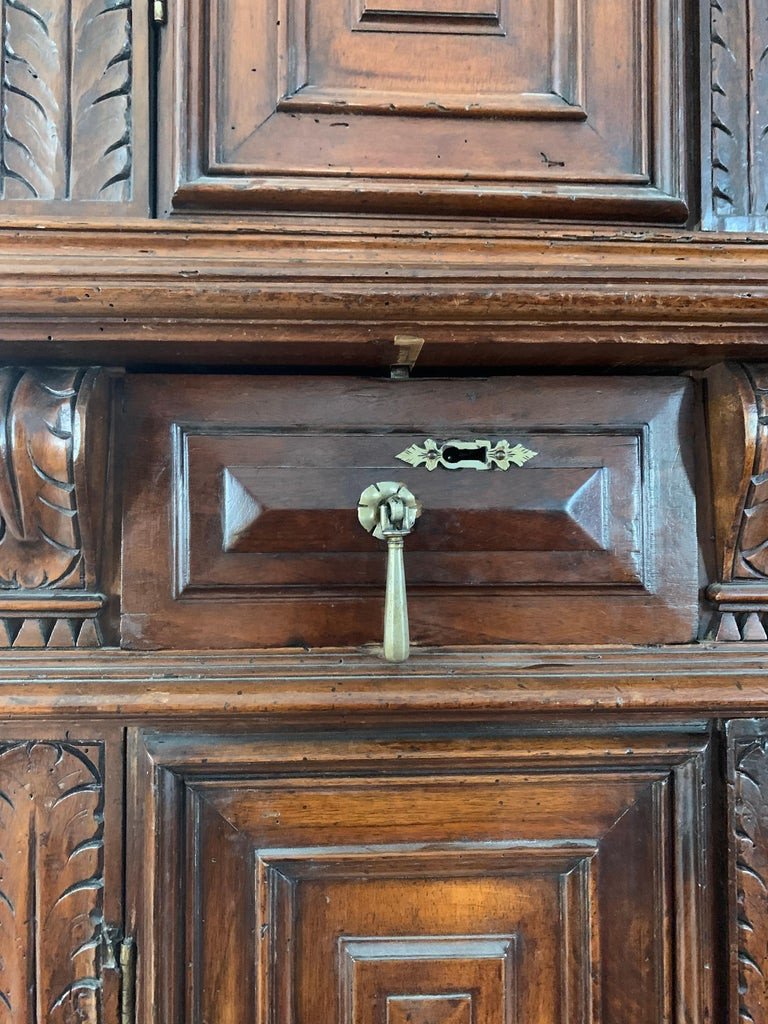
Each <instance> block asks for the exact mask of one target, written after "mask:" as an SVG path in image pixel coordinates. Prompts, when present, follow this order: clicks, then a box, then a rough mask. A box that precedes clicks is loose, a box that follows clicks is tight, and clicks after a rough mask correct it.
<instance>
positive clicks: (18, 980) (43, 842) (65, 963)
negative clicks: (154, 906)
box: [0, 726, 122, 1024]
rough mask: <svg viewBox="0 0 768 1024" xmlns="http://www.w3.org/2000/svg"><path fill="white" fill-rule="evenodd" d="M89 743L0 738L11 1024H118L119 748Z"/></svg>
mask: <svg viewBox="0 0 768 1024" xmlns="http://www.w3.org/2000/svg"><path fill="white" fill-rule="evenodd" d="M73 733H74V731H73ZM90 735H91V736H92V737H93V738H89V732H88V729H87V728H86V729H85V730H82V731H79V732H78V733H77V736H78V738H75V736H74V734H72V735H65V734H64V732H63V731H61V730H53V731H50V730H46V729H45V728H42V729H36V730H35V731H34V732H30V731H29V730H28V729H25V728H24V727H23V726H22V727H18V728H16V729H14V730H12V731H11V732H10V733H7V732H4V733H3V735H2V738H0V854H2V860H1V861H0V863H1V864H2V869H1V870H0V918H1V919H2V928H1V929H0V1004H1V1008H0V1014H2V1019H3V1020H6V1021H9V1022H13V1024H16V1022H24V1024H68V1022H70V1021H75V1020H77V1021H83V1022H85V1024H111V1022H113V1021H115V1020H116V1019H117V1012H118V1002H119V993H120V977H119V972H118V965H117V963H116V961H115V949H114V948H113V947H114V943H115V942H116V940H117V939H118V938H119V936H120V934H121V903H122V898H121V885H120V875H121V871H122V866H121V853H120V846H121V831H122V829H121V823H120V814H119V802H118V801H119V796H120V791H121V763H120V756H119V751H120V746H119V740H118V738H117V736H118V734H117V733H116V731H115V730H114V729H109V728H108V729H106V730H105V729H103V728H102V729H98V728H97V729H96V730H95V732H94V733H91V734H90Z"/></svg>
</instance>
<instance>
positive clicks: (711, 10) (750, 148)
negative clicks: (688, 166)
mask: <svg viewBox="0 0 768 1024" xmlns="http://www.w3.org/2000/svg"><path fill="white" fill-rule="evenodd" d="M701 11H702V17H703V26H702V39H703V41H704V49H705V50H706V49H708V51H709V60H703V61H702V71H703V76H704V77H703V82H702V97H703V99H704V100H705V102H702V117H703V131H702V139H703V143H704V153H703V161H702V164H703V166H704V167H709V168H710V175H709V176H708V177H707V176H704V179H703V180H704V196H703V204H702V206H703V216H704V223H705V226H706V227H711V228H716V229H723V230H731V231H749V230H766V229H768V0H708V2H706V3H703V4H702V5H701ZM703 52H704V51H703Z"/></svg>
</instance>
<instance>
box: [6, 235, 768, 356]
mask: <svg viewBox="0 0 768 1024" xmlns="http://www.w3.org/2000/svg"><path fill="white" fill-rule="evenodd" d="M62 253H65V254H66V256H65V258H62ZM402 333H410V334H416V335H418V336H419V337H423V338H424V339H425V344H424V348H423V351H422V354H421V356H420V366H425V367H429V366H445V365H476V366H479V365H483V364H496V365H498V364H499V363H501V364H504V363H505V362H509V361H514V362H517V363H518V364H520V363H526V362H527V363H528V364H531V363H532V362H536V361H537V360H538V361H539V362H541V361H542V359H543V358H544V357H543V354H542V353H543V352H546V353H549V354H550V355H551V353H552V352H553V351H554V350H555V349H557V358H558V360H559V361H560V362H561V363H562V365H563V366H568V365H575V364H582V365H588V364H590V363H591V364H595V363H601V362H606V361H609V362H613V363H615V362H618V361H620V360H621V359H622V358H624V359H628V360H631V361H632V363H633V365H634V364H638V363H656V364H664V363H666V364H668V365H669V364H670V362H673V363H677V364H678V365H702V364H703V363H707V364H711V363H712V362H715V361H720V360H722V359H723V358H727V357H728V356H729V355H731V356H732V355H734V354H736V353H741V358H744V359H753V358H759V352H760V346H761V345H764V344H765V343H766V341H768V239H767V240H766V242H765V243H755V242H754V241H753V240H752V239H747V238H742V239H738V238H734V237H733V236H722V235H709V234H706V233H697V234H691V233H690V232H687V233H686V232H682V231H681V232H675V231H667V232H653V231H646V230H642V229H637V230H635V231H634V232H633V231H629V230H626V229H625V230H622V231H606V230H604V231H602V232H601V231H597V230H588V229H585V228H572V229H567V230H566V229H555V228H553V229H552V230H551V232H549V233H548V236H547V238H546V239H542V238H541V237H537V236H536V233H535V230H534V229H532V228H531V229H526V228H525V227H510V226H501V227H500V226H499V225H498V224H490V223H487V222H482V223H480V222H476V221H475V222H469V223H462V224H457V225H450V224H447V223H446V222H428V221H425V220H404V221H384V220H377V219H374V218H362V219H353V218H347V219H346V220H344V219H339V221H338V222H334V223H332V224H331V223H330V222H329V221H327V220H322V219H321V218H315V219H312V218H303V219H299V218H295V219H293V220H290V219H284V220H280V219H275V218H273V219H262V220H258V219H255V220H254V221H251V222H249V223H248V225H247V226H245V225H243V224H242V223H240V224H233V223H228V224H226V225H225V226H220V225H219V223H218V222H217V224H216V226H215V228H214V227H213V226H212V225H210V226H208V227H206V226H205V225H201V224H200V223H177V222H174V223H171V224H169V223H167V222H157V221H155V222H148V221H142V222H136V223H133V224H131V223H128V222H126V224H124V225H122V226H121V229H120V231H119V232H118V231H114V230H107V229H104V228H99V227H98V225H96V224H93V225H71V226H69V227H66V228H65V227H63V226H58V227H56V226H53V225H48V226H46V227H42V228H41V227H39V226H34V227H33V226H32V225H31V224H19V225H17V226H15V227H5V228H0V336H1V337H2V341H0V358H5V359H8V358H11V357H12V358H14V359H16V358H19V359H20V360H21V361H23V360H25V359H26V360H29V358H30V352H31V351H33V352H34V354H35V358H36V359H40V360H44V359H56V358H58V356H59V355H60V352H61V349H60V344H61V343H62V342H66V343H67V344H68V349H67V351H68V358H75V359H82V360H83V361H87V362H102V363H103V362H104V361H105V359H104V358H103V357H101V356H99V357H98V358H94V353H98V352H103V351H104V350H105V349H108V346H109V345H110V343H111V344H113V345H114V348H113V349H112V350H111V351H109V356H110V360H109V361H112V362H116V363H118V364H120V365H124V364H125V363H126V362H137V361H143V362H145V363H146V362H147V361H151V360H155V361H164V362H167V363H184V362H207V363H209V364H211V365H213V364H221V363H226V362H229V361H232V360H233V359H235V358H239V359H242V356H243V346H245V345H253V344H256V343H258V345H259V348H258V351H257V352H256V351H254V355H258V361H259V363H261V364H265V365H266V364H270V363H271V364H275V363H278V364H283V365H291V364H293V365H297V364H298V365H305V366H306V365H329V364H336V365H343V364H345V363H346V364H351V363H354V364H356V365H359V366H371V365H376V366H382V367H384V366H386V367H389V366H390V365H391V364H392V363H393V362H395V361H396V360H395V358H394V354H395V348H396V346H395V345H394V340H393V339H394V336H395V335H399V334H402ZM30 342H31V343H34V347H33V348H32V349H30V347H29V345H28V344H22V343H30ZM116 342H120V345H119V346H117V345H115V343H116ZM660 342H664V343H665V344H664V345H661V344H659V343H660ZM544 361H545V362H549V360H548V359H545V360H544Z"/></svg>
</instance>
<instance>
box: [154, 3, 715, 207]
mask: <svg viewBox="0 0 768 1024" xmlns="http://www.w3.org/2000/svg"><path fill="white" fill-rule="evenodd" d="M485 6H486V7H487V10H485V11H480V10H479V9H478V10H476V11H475V12H474V15H473V14H471V13H470V12H468V11H465V12H458V13H457V12H456V10H455V9H454V7H453V5H452V4H451V3H450V2H449V3H441V2H439V0H423V2H422V3H421V4H419V3H416V4H410V5H406V6H404V7H396V8H395V7H391V9H390V10H388V11H385V10H381V9H380V5H379V6H377V5H376V4H375V3H374V4H371V5H368V4H367V3H365V2H361V3H359V4H355V5H354V6H353V7H352V8H350V7H349V6H348V5H347V4H346V3H342V2H339V0H316V2H314V3H312V4H305V3H302V2H300V0H280V2H276V3H274V4H272V5H266V4H265V5H262V6H261V7H259V8H256V9H254V8H252V7H251V6H249V5H245V4H231V3H229V4H228V3H213V4H211V5H210V7H209V8H205V9H204V11H202V12H201V9H200V8H199V7H198V6H197V5H196V4H195V3H190V2H183V0H181V2H178V3H174V4H172V5H171V9H170V12H169V24H168V27H167V30H166V31H164V33H163V35H162V38H161V53H160V87H159V97H158V107H159V110H160V112H161V117H162V118H163V120H164V126H165V131H164V132H163V133H161V135H160V138H159V142H160V146H161V148H160V155H159V173H160V180H161V187H160V195H159V207H158V209H159V213H160V215H161V216H165V215H168V214H170V213H173V212H175V211H176V210H181V211H182V212H183V213H184V212H187V213H188V212H190V211H192V212H205V211H210V210H220V209H224V210H233V209H234V210H239V211H250V210H256V211H259V210H265V209H275V208H277V209H288V210H294V211H298V212H301V211H322V210H331V211H334V212H345V211H362V212H374V213H375V212H382V211H390V212H392V211H395V212H401V213H403V212H404V213H411V214H418V215H423V214H428V215H437V216H449V215H452V214H456V213H459V214H470V215H472V216H483V215H492V214H494V215H498V214H501V215H510V214H511V215H517V216H520V215H523V216H529V217H548V218H553V217H558V218H579V219H597V220H600V219H603V218H605V219H612V220H627V219H640V220H643V221H646V222H648V221H650V222H653V221H657V222H659V223H680V222H684V221H685V220H686V219H687V216H688V212H689V210H688V204H687V202H686V191H687V181H686V177H687V175H686V171H687V167H686V164H687V156H686V128H687V123H688V111H687V110H686V106H687V102H688V100H689V98H692V97H693V95H695V93H694V91H693V90H692V89H691V90H690V91H689V90H688V89H687V88H686V86H687V85H688V84H689V83H687V82H686V74H687V72H688V70H689V68H688V65H686V62H685V60H684V54H683V46H684V40H685V39H686V29H688V28H689V26H688V25H687V18H686V10H685V5H684V4H683V3H681V2H680V0H659V2H658V3H656V4H653V5H651V4H646V3H638V4H634V5H633V4H628V3H616V2H615V0H608V2H605V0H597V2H593V3H590V4H586V5H573V4H570V3H566V2H562V0H557V2H555V3H553V4H552V5H551V6H548V7H545V8H542V6H541V5H540V4H537V3H535V2H531V0H518V2H517V3H515V4H511V3H509V4H508V3H507V0H499V2H498V3H494V4H488V5H485ZM208 67H212V68H215V69H216V75H215V77H214V76H207V75H206V74H205V69H206V68H208Z"/></svg>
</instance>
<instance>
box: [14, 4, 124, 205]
mask: <svg viewBox="0 0 768 1024" xmlns="http://www.w3.org/2000/svg"><path fill="white" fill-rule="evenodd" d="M131 15H132V0H2V16H3V19H4V23H5V32H4V40H3V78H2V117H3V131H2V137H1V139H0V146H1V150H0V152H1V159H0V188H1V189H2V198H4V199H8V200H66V201H70V200H88V201H113V202H127V201H128V200H130V199H131V198H132V193H133V174H132V148H133V139H132V134H133V133H132V128H133V106H132V95H131V91H132V81H133V45H132V21H131Z"/></svg>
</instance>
